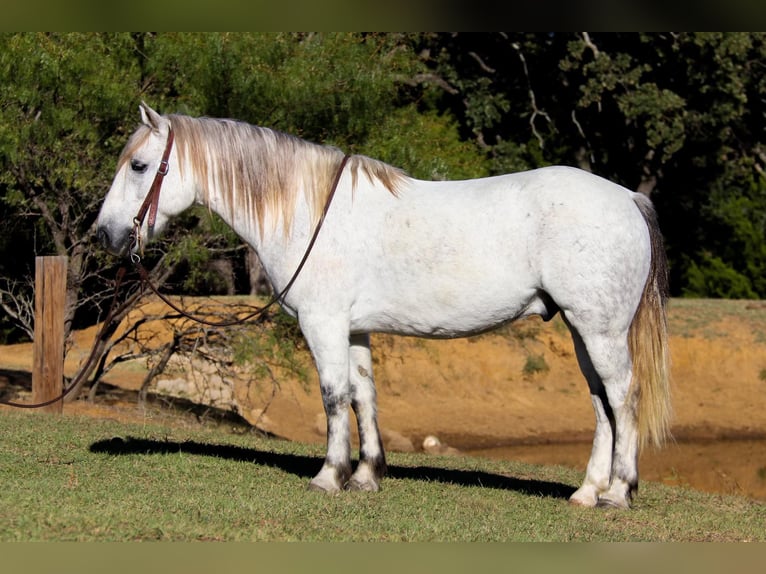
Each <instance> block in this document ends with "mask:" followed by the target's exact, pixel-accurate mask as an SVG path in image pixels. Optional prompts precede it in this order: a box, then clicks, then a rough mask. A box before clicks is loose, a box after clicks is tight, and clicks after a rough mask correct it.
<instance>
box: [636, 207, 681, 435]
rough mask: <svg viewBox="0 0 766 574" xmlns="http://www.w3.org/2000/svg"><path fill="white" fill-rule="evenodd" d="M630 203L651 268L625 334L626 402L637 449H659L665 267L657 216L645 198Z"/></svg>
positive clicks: (664, 409) (666, 401) (665, 358)
mask: <svg viewBox="0 0 766 574" xmlns="http://www.w3.org/2000/svg"><path fill="white" fill-rule="evenodd" d="M634 200H635V202H636V205H637V206H638V209H639V210H640V211H641V215H643V216H644V221H646V225H647V227H648V228H649V237H650V240H651V257H652V260H651V266H650V268H649V276H648V277H647V279H646V284H645V285H644V292H643V294H642V296H641V302H640V303H639V305H638V309H637V310H636V314H635V316H634V317H633V322H632V323H631V325H630V331H629V332H628V345H629V347H630V354H631V357H632V359H633V380H632V381H631V385H630V391H629V395H630V398H631V401H630V402H633V404H636V405H637V409H636V410H637V417H638V437H639V445H640V447H641V448H644V447H645V446H646V445H647V444H654V445H655V446H662V444H663V443H664V442H665V440H666V439H667V438H668V436H669V434H670V431H669V426H670V416H671V404H670V352H669V349H668V325H667V315H666V305H667V300H668V265H667V258H666V255H665V248H664V245H663V241H662V235H661V233H660V228H659V225H658V223H657V214H656V212H655V210H654V206H653V205H652V202H651V201H650V200H649V198H648V197H646V196H645V195H642V194H638V193H637V194H634Z"/></svg>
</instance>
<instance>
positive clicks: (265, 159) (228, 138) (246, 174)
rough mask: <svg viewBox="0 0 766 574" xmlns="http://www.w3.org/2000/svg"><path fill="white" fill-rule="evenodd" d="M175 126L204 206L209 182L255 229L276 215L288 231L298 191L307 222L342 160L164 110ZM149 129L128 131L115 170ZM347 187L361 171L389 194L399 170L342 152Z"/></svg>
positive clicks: (258, 130) (318, 148) (232, 124)
mask: <svg viewBox="0 0 766 574" xmlns="http://www.w3.org/2000/svg"><path fill="white" fill-rule="evenodd" d="M167 117H168V119H169V120H170V122H171V125H172V126H173V131H174V132H175V145H176V146H177V153H178V158H179V162H180V164H181V167H182V169H183V166H185V165H187V160H188V165H191V168H192V170H193V172H194V173H193V177H194V179H195V180H196V182H197V184H198V185H200V186H202V189H203V197H202V201H203V203H204V204H206V205H208V199H209V192H210V186H211V185H212V186H215V187H216V188H217V189H218V190H219V191H220V193H221V194H222V195H223V197H224V200H225V202H226V203H227V205H228V208H229V210H230V211H231V212H232V214H233V213H234V212H239V211H241V210H246V212H247V213H248V216H249V217H252V218H254V219H255V220H257V222H258V228H259V230H261V231H263V229H264V223H265V217H266V215H267V214H269V217H270V219H271V223H273V224H276V223H277V222H278V221H279V219H280V218H281V220H282V224H283V229H285V230H288V229H289V227H290V222H291V221H292V218H293V213H294V209H295V202H296V197H297V193H298V191H299V190H302V191H303V193H305V195H306V200H307V202H308V204H309V206H310V209H311V212H312V218H313V220H314V222H315V223H316V221H317V220H318V219H319V217H320V215H321V212H322V209H323V208H324V205H325V202H326V200H327V196H328V194H329V193H330V187H331V186H332V182H333V179H334V177H335V174H336V171H337V169H338V167H340V163H341V161H342V160H343V152H341V151H340V150H338V149H337V148H334V147H331V146H325V145H319V144H315V143H311V142H308V141H306V140H303V139H300V138H298V137H295V136H292V135H289V134H285V133H282V132H279V131H276V130H272V129H269V128H263V127H258V126H254V125H250V124H247V123H244V122H239V121H234V120H224V119H213V118H192V117H189V116H184V115H177V114H172V115H169V116H167ZM149 131H150V130H149V128H148V127H146V126H141V127H139V129H138V130H137V131H136V132H135V133H134V134H133V136H131V138H130V140H129V141H128V143H127V145H126V146H125V149H124V150H123V152H122V154H121V156H120V159H119V161H118V166H117V169H118V170H119V169H120V167H121V166H122V165H123V164H124V163H125V162H127V161H129V159H130V157H131V156H132V155H133V154H134V153H135V151H136V150H137V149H138V148H139V147H140V146H141V145H143V143H144V142H145V140H146V137H147V136H148V134H149ZM348 167H349V169H350V171H351V176H352V186H353V188H356V185H357V181H358V177H359V172H360V171H361V172H362V173H363V174H364V175H365V176H366V177H367V179H368V180H369V181H370V182H374V181H376V180H377V181H378V182H380V183H381V184H382V185H383V186H384V187H385V188H386V189H388V191H389V192H390V193H392V194H394V195H396V194H397V193H398V191H399V189H400V187H401V184H402V183H403V181H404V179H405V177H406V176H405V174H404V172H403V171H401V170H399V169H397V168H394V167H392V166H390V165H388V164H386V163H383V162H381V161H377V160H374V159H371V158H369V157H366V156H362V155H354V156H351V158H349V161H348Z"/></svg>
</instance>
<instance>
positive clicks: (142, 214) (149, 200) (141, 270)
mask: <svg viewBox="0 0 766 574" xmlns="http://www.w3.org/2000/svg"><path fill="white" fill-rule="evenodd" d="M173 140H174V136H173V129H172V128H171V129H170V131H169V132H168V139H167V143H166V144H165V151H164V152H163V154H162V161H160V165H159V167H158V168H157V173H156V174H155V176H154V180H153V181H152V186H151V188H149V193H147V194H146V198H144V202H143V203H142V204H141V207H140V208H139V210H138V213H137V214H136V216H135V217H134V218H133V231H132V233H131V236H130V243H129V247H128V253H129V255H130V260H131V262H132V263H133V266H134V267H135V268H136V271H138V275H139V277H140V278H141V283H142V285H145V286H147V287H148V288H149V289H150V290H151V291H152V292H153V293H154V294H155V295H156V296H157V297H159V298H160V299H161V300H162V301H163V302H164V303H165V304H166V305H168V306H169V307H170V308H172V309H173V310H174V311H176V312H177V313H179V314H180V315H182V316H183V317H186V318H187V319H190V320H192V321H195V322H197V323H201V324H203V325H208V326H210V327H231V326H233V325H239V324H242V323H245V322H247V321H250V320H251V319H254V318H256V317H259V316H260V315H263V314H265V313H266V311H267V310H268V309H269V308H271V307H273V306H274V305H275V304H276V303H279V302H281V301H283V300H284V297H285V296H286V295H287V292H288V291H289V290H290V288H291V287H292V286H293V284H294V283H295V281H296V280H297V279H298V275H299V274H300V272H301V270H302V269H303V266H304V265H305V264H306V260H307V259H308V258H309V255H310V254H311V250H312V249H313V248H314V243H316V240H317V237H318V236H319V231H320V230H321V229H322V224H323V223H324V220H325V217H326V216H327V212H328V211H329V209H330V204H331V203H332V200H333V197H335V190H336V189H337V188H338V183H339V182H340V178H341V175H342V174H343V169H344V168H345V167H346V163H347V162H348V160H349V158H350V157H351V156H349V155H344V156H343V159H342V160H341V162H340V164H339V165H338V169H337V171H336V172H335V178H334V179H333V182H332V187H331V188H330V193H329V195H328V196H327V200H326V201H325V204H324V208H323V209H322V214H321V215H320V217H319V221H317V224H316V227H315V228H314V233H313V234H312V236H311V239H310V240H309V243H308V245H307V246H306V251H305V252H304V253H303V257H302V258H301V260H300V262H299V263H298V266H297V267H296V269H295V272H294V273H293V274H292V276H291V277H290V280H289V281H288V282H287V284H286V285H285V286H284V288H283V289H282V290H281V291H280V292H279V293H278V294H276V295H275V296H274V297H272V298H271V300H269V302H268V303H266V305H264V306H263V307H261V308H259V309H256V310H255V311H253V312H252V313H250V314H249V315H246V316H244V317H241V318H239V319H233V320H231V321H209V320H207V319H203V318H201V317H196V316H194V315H190V314H189V313H187V312H186V311H185V310H184V309H182V308H181V307H179V306H178V305H176V304H175V303H174V302H173V301H171V300H170V299H169V298H168V297H167V296H166V295H163V294H162V293H160V291H159V289H157V287H156V286H155V285H154V284H153V283H152V282H151V280H150V279H149V272H148V271H147V270H146V268H145V267H144V266H143V265H142V264H141V248H142V243H141V226H142V225H143V223H144V219H145V218H146V215H147V212H148V214H149V220H148V221H147V226H148V227H149V228H150V229H151V228H152V227H154V223H155V221H156V218H157V207H158V205H159V201H160V190H161V189H162V181H163V179H164V178H165V176H166V175H167V173H168V170H169V167H170V166H169V164H168V158H169V157H170V151H171V149H172V147H173Z"/></svg>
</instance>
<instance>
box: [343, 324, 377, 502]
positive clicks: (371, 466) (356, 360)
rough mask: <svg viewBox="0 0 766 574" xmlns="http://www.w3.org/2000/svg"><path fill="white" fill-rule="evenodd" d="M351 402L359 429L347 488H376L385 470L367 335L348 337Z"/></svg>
mask: <svg viewBox="0 0 766 574" xmlns="http://www.w3.org/2000/svg"><path fill="white" fill-rule="evenodd" d="M349 382H350V384H351V406H352V408H353V409H354V414H355V415H356V420H357V426H358V429H359V465H358V466H357V467H356V471H354V474H353V476H352V477H351V480H349V481H348V484H347V485H346V488H347V489H349V490H366V491H377V490H378V489H379V488H380V479H381V478H383V475H384V474H385V473H386V456H385V452H384V450H383V442H382V441H381V439H380V430H379V429H378V414H377V412H378V407H377V399H376V393H375V382H374V380H373V378H372V356H371V354H370V337H369V335H366V334H365V335H352V336H351V338H350V341H349Z"/></svg>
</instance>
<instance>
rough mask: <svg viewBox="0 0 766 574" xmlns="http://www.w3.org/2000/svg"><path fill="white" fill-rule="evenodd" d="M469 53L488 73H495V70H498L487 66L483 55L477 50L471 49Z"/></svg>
mask: <svg viewBox="0 0 766 574" xmlns="http://www.w3.org/2000/svg"><path fill="white" fill-rule="evenodd" d="M468 55H469V56H471V58H473V59H474V60H476V62H478V64H479V67H480V68H481V69H482V70H484V71H485V72H487V73H488V74H494V73H495V72H497V70H495V69H494V68H490V67H489V66H487V64H485V63H484V60H482V59H481V57H480V56H479V55H478V54H477V53H476V52H474V51H470V52H468Z"/></svg>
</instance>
